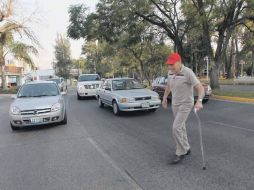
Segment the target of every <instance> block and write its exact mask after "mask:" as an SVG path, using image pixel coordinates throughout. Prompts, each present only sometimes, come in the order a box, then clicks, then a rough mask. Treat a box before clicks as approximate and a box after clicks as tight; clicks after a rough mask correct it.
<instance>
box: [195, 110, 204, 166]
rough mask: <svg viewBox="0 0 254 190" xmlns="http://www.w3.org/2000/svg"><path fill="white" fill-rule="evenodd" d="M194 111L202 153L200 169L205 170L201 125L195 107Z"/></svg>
mask: <svg viewBox="0 0 254 190" xmlns="http://www.w3.org/2000/svg"><path fill="white" fill-rule="evenodd" d="M194 113H195V115H196V118H197V120H198V129H199V139H200V148H201V155H202V169H203V170H206V165H205V154H204V146H203V135H202V126H201V122H200V118H199V116H198V113H197V109H196V108H194Z"/></svg>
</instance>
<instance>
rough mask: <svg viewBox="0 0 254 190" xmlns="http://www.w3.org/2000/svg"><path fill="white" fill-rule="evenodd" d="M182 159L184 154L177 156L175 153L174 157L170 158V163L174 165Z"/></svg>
mask: <svg viewBox="0 0 254 190" xmlns="http://www.w3.org/2000/svg"><path fill="white" fill-rule="evenodd" d="M183 159H184V155H180V156H177V155H175V156H174V158H173V159H172V160H171V162H170V164H172V165H175V164H178V163H180V162H181V161H182V160H183Z"/></svg>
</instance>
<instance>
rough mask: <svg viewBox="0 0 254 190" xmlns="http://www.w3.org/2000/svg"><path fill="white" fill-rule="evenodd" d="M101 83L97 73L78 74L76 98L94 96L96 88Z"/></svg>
mask: <svg viewBox="0 0 254 190" xmlns="http://www.w3.org/2000/svg"><path fill="white" fill-rule="evenodd" d="M101 84H102V81H101V78H100V76H99V75H98V74H83V75H80V76H79V78H78V82H77V99H78V100H80V99H82V97H93V96H94V97H96V90H97V88H99V86H100V85H101Z"/></svg>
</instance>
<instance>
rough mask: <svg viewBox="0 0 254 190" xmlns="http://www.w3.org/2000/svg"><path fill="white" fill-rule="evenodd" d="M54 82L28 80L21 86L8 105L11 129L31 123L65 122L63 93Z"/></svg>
mask: <svg viewBox="0 0 254 190" xmlns="http://www.w3.org/2000/svg"><path fill="white" fill-rule="evenodd" d="M64 94H65V92H62V93H60V91H59V88H58V86H57V84H56V83H55V82H52V81H40V82H28V83H25V84H24V85H22V86H21V88H20V89H19V91H18V93H17V95H16V96H15V97H13V98H14V102H13V103H12V104H11V106H10V111H9V116H10V124H11V128H12V129H13V130H17V129H19V128H22V127H26V126H31V125H44V124H49V123H61V124H66V123H67V114H66V106H65V102H64V98H63V95H64Z"/></svg>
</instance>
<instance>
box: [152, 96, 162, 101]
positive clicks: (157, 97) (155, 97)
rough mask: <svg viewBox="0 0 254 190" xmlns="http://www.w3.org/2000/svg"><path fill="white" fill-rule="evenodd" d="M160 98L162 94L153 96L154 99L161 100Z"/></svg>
mask: <svg viewBox="0 0 254 190" xmlns="http://www.w3.org/2000/svg"><path fill="white" fill-rule="evenodd" d="M159 99H160V96H159V95H158V96H152V100H154V101H155V100H159Z"/></svg>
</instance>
